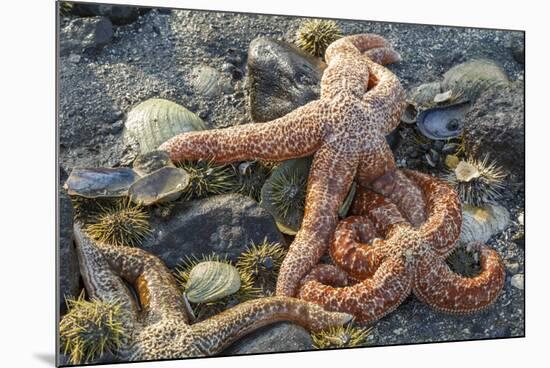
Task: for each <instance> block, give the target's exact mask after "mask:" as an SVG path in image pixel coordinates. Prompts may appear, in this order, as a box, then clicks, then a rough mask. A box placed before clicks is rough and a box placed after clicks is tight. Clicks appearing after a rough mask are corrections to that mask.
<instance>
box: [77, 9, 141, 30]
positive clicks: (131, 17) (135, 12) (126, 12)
mask: <svg viewBox="0 0 550 368" xmlns="http://www.w3.org/2000/svg"><path fill="white" fill-rule="evenodd" d="M72 13H73V14H75V15H79V16H81V17H93V16H104V17H108V18H109V19H110V20H111V22H113V24H116V25H125V24H130V23H132V22H134V21H135V20H136V19H137V18H138V17H139V15H140V12H139V8H138V7H135V6H124V5H104V4H75V5H74V8H73V11H72Z"/></svg>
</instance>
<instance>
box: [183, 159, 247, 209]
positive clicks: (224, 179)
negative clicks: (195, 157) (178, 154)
mask: <svg viewBox="0 0 550 368" xmlns="http://www.w3.org/2000/svg"><path fill="white" fill-rule="evenodd" d="M176 166H177V167H180V168H182V169H184V170H185V171H187V173H189V175H190V181H189V185H188V186H187V188H186V189H185V191H184V192H183V195H182V197H183V198H184V199H186V200H189V199H197V198H204V197H206V196H208V195H211V194H223V193H229V192H231V191H234V190H236V188H238V179H237V175H236V173H235V170H234V169H233V167H232V166H231V165H216V164H214V163H213V162H212V161H204V160H199V161H182V162H179V163H177V164H176Z"/></svg>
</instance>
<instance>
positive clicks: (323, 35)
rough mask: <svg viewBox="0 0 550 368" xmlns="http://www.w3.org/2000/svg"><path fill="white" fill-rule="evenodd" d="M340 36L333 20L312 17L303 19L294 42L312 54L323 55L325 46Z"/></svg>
mask: <svg viewBox="0 0 550 368" xmlns="http://www.w3.org/2000/svg"><path fill="white" fill-rule="evenodd" d="M340 37H342V30H341V29H340V27H338V25H337V24H336V22H335V21H333V20H327V19H313V20H308V21H305V22H304V23H303V24H302V25H301V27H300V28H299V29H298V31H297V32H296V44H297V45H298V47H300V48H301V49H302V50H304V51H307V52H309V53H310V54H312V55H314V56H320V57H323V56H324V54H325V51H326V49H327V47H328V46H329V45H330V44H331V43H333V42H334V41H336V40H337V39H339V38H340Z"/></svg>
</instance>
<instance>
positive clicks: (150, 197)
mask: <svg viewBox="0 0 550 368" xmlns="http://www.w3.org/2000/svg"><path fill="white" fill-rule="evenodd" d="M188 184H189V174H187V171H185V170H183V169H179V168H176V167H163V168H161V169H159V170H157V171H155V172H153V173H151V174H149V175H146V176H144V177H142V178H140V179H139V180H137V181H136V182H135V183H134V184H133V185H132V186H131V187H130V189H129V190H128V195H129V196H130V199H131V200H132V202H134V203H138V204H141V205H144V206H149V205H151V204H155V203H166V202H170V201H175V200H176V199H178V198H179V197H180V195H181V193H182V192H183V191H184V190H185V188H186V187H187V185H188Z"/></svg>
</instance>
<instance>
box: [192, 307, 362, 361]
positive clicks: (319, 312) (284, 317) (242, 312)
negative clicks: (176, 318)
mask: <svg viewBox="0 0 550 368" xmlns="http://www.w3.org/2000/svg"><path fill="white" fill-rule="evenodd" d="M352 317H353V316H351V315H349V314H347V313H339V312H327V311H325V310H323V308H321V307H320V306H318V305H315V304H313V303H308V302H305V301H303V300H299V299H295V298H288V297H269V298H262V299H256V300H251V301H248V302H244V303H242V304H239V305H237V306H235V307H233V308H231V309H228V310H226V311H224V312H222V313H220V314H218V315H216V316H214V317H212V318H210V319H208V320H206V321H203V322H200V323H197V324H195V325H193V326H192V329H193V333H194V334H195V335H196V336H197V337H198V340H197V346H199V347H200V348H201V350H203V353H204V354H205V355H213V354H217V353H219V352H221V351H222V350H223V349H225V348H226V347H228V346H229V345H230V344H231V343H233V342H234V341H236V340H238V339H239V338H240V337H242V336H244V335H246V334H247V333H249V332H251V331H253V330H256V329H258V328H260V327H262V326H265V325H268V324H271V323H274V322H278V321H292V322H295V323H298V324H299V325H301V326H303V327H305V328H306V329H308V330H311V331H320V330H323V329H326V328H329V327H335V326H342V325H344V324H346V323H347V322H349V321H350V320H351V319H352Z"/></svg>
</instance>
